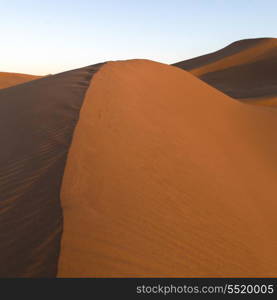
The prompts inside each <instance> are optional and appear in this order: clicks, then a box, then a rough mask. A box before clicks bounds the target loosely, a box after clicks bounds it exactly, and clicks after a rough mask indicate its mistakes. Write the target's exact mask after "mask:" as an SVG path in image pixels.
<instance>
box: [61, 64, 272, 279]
mask: <svg viewBox="0 0 277 300" xmlns="http://www.w3.org/2000/svg"><path fill="white" fill-rule="evenodd" d="M276 130H277V112H276V110H275V109H272V108H270V107H263V106H254V105H247V104H243V103H241V102H238V101H234V100H233V99H231V98H229V97H228V96H225V95H224V94H223V93H221V92H219V91H217V90H216V89H214V88H212V87H211V86H209V85H207V84H206V83H204V82H203V81H201V80H199V79H198V78H196V77H194V76H193V75H192V74H190V73H188V72H185V71H183V70H181V69H179V68H176V67H173V66H167V65H163V64H159V63H155V62H151V61H146V60H132V61H123V62H110V63H107V64H105V65H104V66H103V67H102V68H101V69H100V71H98V73H97V74H96V75H95V76H94V77H93V80H92V82H91V85H90V87H89V88H88V90H87V93H86V97H85V100H84V104H83V106H82V108H81V114H80V119H79V122H78V124H77V126H76V129H75V132H74V137H73V142H72V144H71V148H70V151H69V156H68V160H67V164H66V169H65V174H64V178H63V184H62V191H61V200H62V208H63V213H64V231H63V235H62V243H61V252H60V259H59V269H58V276H60V277H87V276H88V277H130V276H142V277H144V276H157V277H164V276H168V277H175V276H177V277H178V276H185V277H199V276H204V277H212V276H223V277H230V276H235V277H256V276H259V277H267V276H274V277H276V276H277V256H276V253H277V232H276V228H277V218H276V209H277V203H276V195H277V191H276V182H277V156H276V153H277V142H276Z"/></svg>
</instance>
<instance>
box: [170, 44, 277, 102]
mask: <svg viewBox="0 0 277 300" xmlns="http://www.w3.org/2000/svg"><path fill="white" fill-rule="evenodd" d="M174 65H175V66H177V67H179V68H182V69H184V70H188V71H190V72H192V73H193V74H194V75H196V76H198V77H199V78H200V79H202V80H203V81H205V82H206V83H208V84H210V85H212V86H214V87H215V88H217V89H219V90H220V91H222V92H223V93H225V94H227V95H229V96H231V97H233V98H237V99H241V100H266V101H265V102H264V104H265V105H275V101H272V99H274V98H276V97H277V39H274V38H262V39H249V40H242V41H238V42H235V43H232V44H231V45H229V46H227V47H225V48H223V49H221V50H219V51H216V52H214V53H211V54H207V55H203V56H200V57H196V58H193V59H190V60H187V61H183V62H179V63H176V64H174Z"/></svg>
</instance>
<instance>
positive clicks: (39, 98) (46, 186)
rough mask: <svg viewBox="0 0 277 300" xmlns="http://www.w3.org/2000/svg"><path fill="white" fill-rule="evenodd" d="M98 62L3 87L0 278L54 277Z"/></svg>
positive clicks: (0, 111)
mask: <svg viewBox="0 0 277 300" xmlns="http://www.w3.org/2000/svg"><path fill="white" fill-rule="evenodd" d="M97 68H98V67H97V66H90V67H87V68H83V69H78V70H73V71H70V72H65V73H61V74H58V75H53V76H49V77H45V78H41V79H38V80H34V81H30V82H27V83H23V84H20V85H16V86H14V87H10V88H7V89H1V90H0V145H1V148H0V180H1V185H0V224H1V226H0V266H1V267H0V277H55V276H56V273H57V263H58V257H59V249H60V238H61V233H62V210H61V206H60V188H61V181H62V176H63V173H64V167H65V163H66V157H67V152H68V149H69V146H70V144H71V137H72V133H73V130H74V128H75V125H76V122H77V121H78V116H79V110H80V107H81V105H82V102H83V99H84V95H85V92H86V90H87V88H88V86H89V83H90V79H91V77H92V76H93V75H94V73H95V72H96V71H97Z"/></svg>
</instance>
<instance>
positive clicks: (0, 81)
mask: <svg viewBox="0 0 277 300" xmlns="http://www.w3.org/2000/svg"><path fill="white" fill-rule="evenodd" d="M40 77H42V76H36V75H28V74H20V73H7V72H0V89H3V88H8V87H10V86H14V85H17V84H20V83H24V82H27V81H31V80H34V79H38V78H40Z"/></svg>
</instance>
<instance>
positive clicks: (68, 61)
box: [0, 0, 277, 75]
mask: <svg viewBox="0 0 277 300" xmlns="http://www.w3.org/2000/svg"><path fill="white" fill-rule="evenodd" d="M276 9H277V3H276V2H275V1H267V3H266V5H265V4H264V3H262V2H260V1H256V0H255V1H251V2H250V1H249V2H247V3H241V2H240V1H238V0H236V1H232V3H226V2H225V3H222V2H221V1H211V2H208V1H198V2H197V3H192V2H191V1H180V0H174V1H170V3H168V2H167V3H166V2H165V1H159V3H158V4H157V2H156V1H146V0H143V1H140V2H139V3H137V2H135V1H133V0H129V1H126V0H122V1H116V0H115V1H111V0H105V1H102V2H101V3H98V2H96V1H88V0H81V1H79V2H78V3H71V2H68V1H65V0H61V1H59V3H56V2H54V1H53V0H50V1H48V2H47V3H37V2H36V1H31V0H29V1H24V3H22V1H19V0H14V1H12V2H9V3H8V2H6V3H5V6H4V7H3V9H2V16H1V21H0V24H1V28H2V29H3V34H2V42H3V45H4V46H2V51H3V53H2V56H1V58H2V61H1V69H0V71H1V72H11V73H25V74H33V75H47V74H55V73H60V72H63V71H67V70H71V69H76V68H80V67H83V66H87V65H93V64H96V63H100V62H104V61H111V60H128V59H149V60H154V61H157V62H161V63H166V64H172V63H176V62H178V61H182V60H186V59H190V58H193V57H197V56H200V55H204V54H207V53H210V52H214V51H217V50H219V49H221V48H224V47H226V46H227V45H229V44H231V43H233V42H235V41H238V40H243V39H250V38H263V37H272V38H275V37H276V36H277V35H276V28H277V21H276V18H275V11H276ZM218 24H220V26H218Z"/></svg>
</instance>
